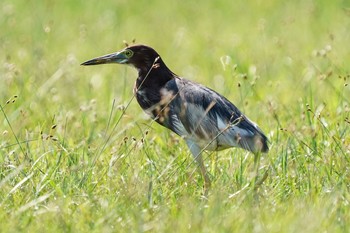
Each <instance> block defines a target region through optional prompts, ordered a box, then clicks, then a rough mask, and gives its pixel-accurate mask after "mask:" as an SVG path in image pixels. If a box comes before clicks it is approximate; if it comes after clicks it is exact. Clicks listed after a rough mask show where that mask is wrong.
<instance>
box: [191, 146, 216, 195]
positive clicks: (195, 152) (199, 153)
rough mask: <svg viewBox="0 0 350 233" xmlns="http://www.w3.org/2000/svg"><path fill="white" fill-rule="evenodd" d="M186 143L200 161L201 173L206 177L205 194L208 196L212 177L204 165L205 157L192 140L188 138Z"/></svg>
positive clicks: (197, 160) (198, 161)
mask: <svg viewBox="0 0 350 233" xmlns="http://www.w3.org/2000/svg"><path fill="white" fill-rule="evenodd" d="M186 143H187V146H188V148H189V149H190V151H191V153H192V155H193V157H194V159H195V160H196V162H197V163H198V166H199V169H200V172H201V175H202V177H203V178H204V195H205V196H207V195H208V191H209V189H210V186H211V181H210V178H209V176H208V172H207V169H206V168H205V166H204V162H203V158H202V155H201V152H202V151H201V148H200V147H199V146H197V145H196V144H195V143H193V142H192V141H190V140H186Z"/></svg>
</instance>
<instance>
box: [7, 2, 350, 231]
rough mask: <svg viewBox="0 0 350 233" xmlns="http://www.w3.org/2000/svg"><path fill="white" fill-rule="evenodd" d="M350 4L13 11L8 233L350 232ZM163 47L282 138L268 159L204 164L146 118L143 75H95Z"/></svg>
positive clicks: (243, 157) (228, 156)
mask: <svg viewBox="0 0 350 233" xmlns="http://www.w3.org/2000/svg"><path fill="white" fill-rule="evenodd" d="M349 9H350V4H349V3H348V2H347V1H340V0H337V1H332V2H329V1H325V0H324V1H322V0H321V1H290V2H280V1H268V2H266V1H264V2H263V1H258V0H252V1H248V2H247V1H235V2H232V3H229V2H227V1H202V2H201V3H194V2H193V3H192V2H186V3H179V2H174V1H173V2H167V1H154V2H152V3H149V2H142V1H137V2H136V1H135V2H131V1H107V2H106V1H105V2H103V3H102V2H96V1H79V0H77V1H60V2H55V1H42V2H41V3H38V2H37V1H21V0H11V1H9V0H3V1H1V3H0V12H1V13H0V25H1V29H2V30H1V31H0V41H1V43H0V49H1V53H0V62H1V66H0V81H1V85H0V106H1V108H0V120H1V121H0V218H1V219H2V221H1V223H0V232H174V231H176V232H348V231H349V230H350V226H349V222H350V214H349V213H350V209H349V199H350V195H349V180H350V173H349V159H350V158H349V155H350V137H349V129H350V116H349V111H350V106H349V104H350V103H349V102H350V87H349V78H350V76H349V75H350V73H349V70H350V68H349V65H348V61H349V60H350V53H349V49H348V41H349V39H350V32H349V30H348V28H349V26H350V23H349V22H350V21H349V19H350V18H349V17H350V16H349V12H350V11H349ZM133 39H136V41H137V42H139V43H145V44H148V45H151V46H152V47H154V48H156V49H157V51H158V52H159V53H160V54H161V55H162V57H163V59H164V60H165V62H166V63H167V64H168V66H169V67H171V68H172V70H173V71H174V72H176V73H177V74H179V75H181V76H185V77H186V78H188V79H191V80H194V81H197V82H200V83H203V84H205V85H206V86H209V87H211V88H213V89H215V90H217V91H218V92H220V93H222V94H224V95H225V96H227V97H228V99H230V100H232V101H233V102H234V103H236V105H237V106H238V107H239V108H240V109H242V110H243V111H244V112H245V113H246V114H247V115H248V116H249V117H250V118H251V119H253V120H254V121H256V122H257V123H258V124H259V125H260V126H261V128H262V129H263V130H264V131H265V132H266V133H267V134H268V137H269V140H270V147H271V150H270V152H269V153H268V154H267V155H264V156H262V157H261V160H260V168H261V173H263V172H264V171H266V170H267V168H269V176H268V178H267V179H266V180H265V182H264V183H263V184H262V185H261V186H260V187H259V188H258V189H254V188H253V187H252V185H251V182H252V181H253V180H254V165H253V164H254V158H253V156H252V155H251V154H249V153H248V152H245V151H243V150H239V149H230V150H226V151H222V152H218V153H209V154H205V157H206V160H205V162H206V164H207V166H208V169H209V171H210V173H211V178H212V181H213V184H212V186H213V187H212V190H211V191H210V194H209V196H208V197H207V198H204V197H203V196H202V191H203V190H202V185H203V180H202V179H201V177H200V176H199V174H198V173H197V171H196V164H194V163H193V161H192V158H191V156H190V153H189V151H188V149H187V148H186V145H185V143H184V142H183V141H182V140H181V139H180V138H179V137H177V136H176V135H174V134H172V133H170V132H169V131H167V130H165V129H163V128H162V127H160V126H158V125H156V123H154V122H152V121H151V120H150V119H148V118H147V117H146V115H145V114H144V113H142V111H141V109H140V108H139V106H138V105H137V103H136V101H135V100H133V97H132V86H133V83H134V81H135V78H136V75H137V74H136V72H135V71H134V70H133V69H131V68H129V67H124V66H112V65H110V66H107V65H106V66H96V67H81V66H80V65H79V64H80V63H81V62H83V61H85V60H87V59H90V58H93V57H96V56H98V55H103V54H105V53H110V52H114V51H116V50H119V49H121V48H123V40H126V41H129V42H130V41H132V40H133Z"/></svg>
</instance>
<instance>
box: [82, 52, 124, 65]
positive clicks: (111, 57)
mask: <svg viewBox="0 0 350 233" xmlns="http://www.w3.org/2000/svg"><path fill="white" fill-rule="evenodd" d="M127 61H128V58H127V57H126V56H125V54H124V53H122V52H116V53H111V54H107V55H103V56H101V57H96V58H93V59H91V60H88V61H86V62H83V63H81V65H82V66H91V65H101V64H108V63H118V64H123V63H126V62H127Z"/></svg>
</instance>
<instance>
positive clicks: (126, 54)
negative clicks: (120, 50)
mask: <svg viewBox="0 0 350 233" xmlns="http://www.w3.org/2000/svg"><path fill="white" fill-rule="evenodd" d="M124 54H125V56H126V57H128V58H130V57H131V56H132V55H133V54H134V53H133V52H132V51H131V50H129V49H127V50H125V52H124Z"/></svg>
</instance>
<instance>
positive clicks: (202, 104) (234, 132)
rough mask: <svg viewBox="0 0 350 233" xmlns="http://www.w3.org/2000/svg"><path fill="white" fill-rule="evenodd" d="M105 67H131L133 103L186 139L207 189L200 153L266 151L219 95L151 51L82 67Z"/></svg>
mask: <svg viewBox="0 0 350 233" xmlns="http://www.w3.org/2000/svg"><path fill="white" fill-rule="evenodd" d="M108 63H116V64H128V65H131V66H133V67H134V68H136V70H137V71H138V77H137V79H136V82H135V85H134V89H133V92H134V95H135V97H136V100H137V102H138V103H139V105H140V106H141V108H142V109H143V110H144V111H145V112H146V113H147V114H148V115H150V116H151V118H152V119H153V120H154V121H156V122H157V123H159V124H160V125H162V126H164V127H166V128H168V129H170V130H171V131H173V132H174V133H175V134H177V135H179V136H180V137H182V138H183V139H184V140H185V142H186V144H187V146H188V148H189V150H190V152H191V154H192V155H193V158H194V159H195V161H196V162H197V163H198V165H199V168H200V172H201V174H202V176H203V178H204V186H205V188H206V189H208V188H209V187H210V184H211V182H210V178H209V176H208V173H207V170H206V168H205V165H204V162H203V158H202V153H203V151H206V150H207V151H220V150H223V149H227V148H231V147H238V148H242V149H245V150H247V151H250V152H252V153H254V154H255V155H256V154H260V153H267V152H268V150H269V147H268V139H267V137H266V136H265V134H264V133H263V131H262V130H261V129H260V128H259V126H258V125H257V124H256V123H254V122H253V121H251V120H250V119H249V118H248V117H247V116H245V115H244V114H243V113H242V112H241V111H240V110H239V109H238V108H237V107H236V106H235V105H234V104H233V103H232V102H230V101H229V100H228V99H227V98H225V97H224V96H222V95H220V94H219V93H218V92H216V91H214V90H212V89H210V88H208V87H206V86H203V85H201V84H199V83H196V82H193V81H190V80H187V79H185V78H182V77H180V76H178V75H176V74H175V73H174V72H172V71H171V70H170V69H169V68H168V67H167V65H166V64H165V63H164V61H163V59H162V58H161V57H160V55H159V54H158V53H157V52H156V51H155V50H154V49H153V48H151V47H149V46H146V45H131V46H127V47H126V48H124V49H122V50H121V51H119V52H115V53H111V54H107V55H103V56H100V57H96V58H93V59H91V60H88V61H86V62H84V63H82V64H81V65H84V66H89V65H101V64H108Z"/></svg>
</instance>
